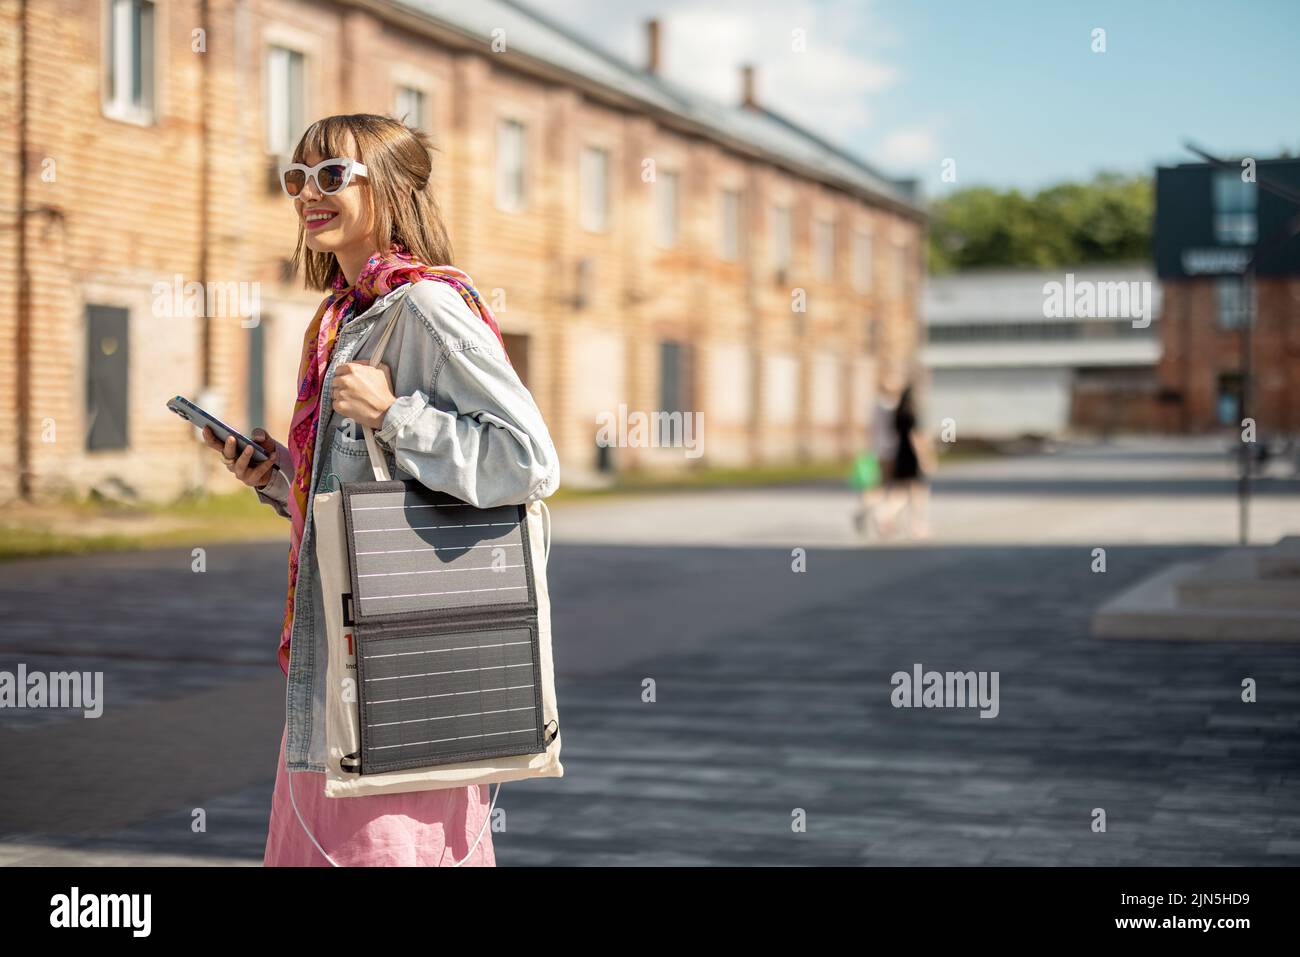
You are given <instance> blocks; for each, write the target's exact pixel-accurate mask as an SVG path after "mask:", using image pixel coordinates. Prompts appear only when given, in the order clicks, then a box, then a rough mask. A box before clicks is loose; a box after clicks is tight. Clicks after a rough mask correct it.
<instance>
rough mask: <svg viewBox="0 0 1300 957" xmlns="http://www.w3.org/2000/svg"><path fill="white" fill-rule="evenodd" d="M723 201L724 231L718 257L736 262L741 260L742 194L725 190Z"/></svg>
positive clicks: (720, 237) (720, 239) (721, 235)
mask: <svg viewBox="0 0 1300 957" xmlns="http://www.w3.org/2000/svg"><path fill="white" fill-rule="evenodd" d="M721 200H722V210H721V213H722V222H721V227H722V231H721V234H720V236H719V248H718V255H720V256H721V257H722V258H723V259H725V260H727V261H728V262H735V261H736V260H737V259H739V258H740V193H739V192H737V191H736V190H734V189H724V190H723V191H722V197H721Z"/></svg>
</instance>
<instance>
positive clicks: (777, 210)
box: [772, 206, 794, 275]
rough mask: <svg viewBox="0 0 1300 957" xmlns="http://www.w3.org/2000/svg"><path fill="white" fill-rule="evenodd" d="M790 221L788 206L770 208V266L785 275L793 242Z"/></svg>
mask: <svg viewBox="0 0 1300 957" xmlns="http://www.w3.org/2000/svg"><path fill="white" fill-rule="evenodd" d="M791 230H792V227H791V219H790V207H789V206H773V207H772V264H773V265H774V266H775V267H776V269H777V272H779V273H781V274H782V275H786V274H788V273H789V272H790V265H791V262H790V260H791V251H792V249H793V245H794V244H793V242H792V238H791Z"/></svg>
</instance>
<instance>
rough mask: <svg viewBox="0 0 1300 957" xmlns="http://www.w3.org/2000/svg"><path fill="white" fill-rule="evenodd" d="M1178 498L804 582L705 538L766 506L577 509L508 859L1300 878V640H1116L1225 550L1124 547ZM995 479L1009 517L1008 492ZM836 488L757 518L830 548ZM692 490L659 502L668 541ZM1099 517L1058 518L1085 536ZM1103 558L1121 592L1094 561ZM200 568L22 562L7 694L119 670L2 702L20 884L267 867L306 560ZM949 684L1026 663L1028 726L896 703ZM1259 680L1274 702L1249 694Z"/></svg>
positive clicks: (844, 568) (10, 605)
mask: <svg viewBox="0 0 1300 957" xmlns="http://www.w3.org/2000/svg"><path fill="white" fill-rule="evenodd" d="M999 467H1001V466H999ZM1192 471H1194V470H1189V474H1190V473H1191V472H1192ZM1176 476H1177V470H1176V463H1175V468H1174V474H1173V475H1172V476H1171V475H1162V476H1146V477H1145V478H1143V477H1138V478H1135V480H1134V483H1136V487H1134V483H1130V484H1126V485H1125V486H1124V487H1123V489H1122V490H1120V491H1118V492H1117V493H1115V494H1113V495H1107V494H1103V493H1101V492H1099V491H1096V490H1092V491H1090V492H1089V500H1090V501H1091V503H1092V509H1093V515H1094V518H1095V521H1096V524H1095V528H1096V530H1097V534H1096V535H1095V536H1093V537H1094V538H1095V541H1093V542H1092V544H1089V542H1090V541H1092V538H1088V539H1087V540H1085V539H1084V537H1082V536H1081V539H1080V541H1078V542H1066V543H1057V542H1055V540H1054V539H1053V538H1052V536H1051V535H1050V534H1048V535H1045V536H1044V535H1043V534H1042V533H1043V532H1044V531H1045V530H1044V529H1042V528H1038V527H1035V526H1033V525H1025V526H1023V527H1022V528H1021V530H1020V531H1021V536H1022V539H1023V540H1024V542H1026V544H1018V545H1017V544H1006V543H1003V542H1002V541H1001V539H1002V538H1003V537H1004V534H1005V531H1006V530H1005V529H1003V528H995V529H993V530H992V532H991V533H990V537H991V538H992V541H991V542H990V543H987V544H955V543H950V544H944V543H943V540H942V534H941V531H940V530H939V529H938V528H936V534H937V537H938V539H939V541H937V542H936V543H933V544H930V545H926V546H899V547H878V546H876V547H868V548H861V547H850V546H851V545H852V541H851V535H848V534H847V533H841V531H839V530H837V532H836V534H837V535H839V536H840V538H837V539H836V540H835V541H832V542H830V543H828V544H824V545H816V544H811V545H807V546H804V547H807V548H808V551H807V570H806V571H805V572H802V573H795V572H793V571H792V570H791V561H792V558H791V549H792V548H794V547H796V546H802V545H803V543H802V542H800V541H799V540H798V535H797V534H791V535H790V536H789V537H788V538H787V539H786V541H784V542H782V543H781V544H776V543H775V542H774V541H773V540H772V538H774V537H775V536H772V537H769V536H770V535H771V525H770V522H769V524H768V525H764V526H763V528H764V531H763V533H762V534H758V535H755V538H756V541H746V540H745V537H744V535H743V534H741V535H736V534H733V532H734V527H733V526H732V525H731V524H728V523H730V522H732V521H733V519H732V518H730V517H729V518H728V519H726V520H725V522H723V521H722V520H720V526H725V527H722V528H720V530H715V531H716V533H717V535H718V536H719V537H720V538H722V539H723V540H727V541H729V542H730V543H731V544H730V545H729V546H726V547H723V546H720V545H718V544H709V543H701V542H700V541H699V539H700V538H701V537H703V536H702V535H701V530H700V528H699V522H700V519H699V518H698V516H699V515H708V514H715V513H720V512H724V511H726V510H727V509H728V508H729V507H732V506H734V505H735V503H736V501H738V498H737V496H736V495H732V494H730V493H718V492H712V493H698V494H694V493H693V494H691V495H687V496H680V495H679V496H673V497H672V500H673V502H675V503H676V504H677V505H679V506H681V507H680V508H678V509H676V510H675V511H676V513H677V514H678V521H679V522H683V523H686V524H689V525H690V526H691V528H690V529H689V530H687V531H689V532H690V533H691V534H690V535H687V534H685V533H684V534H683V536H682V537H683V538H686V539H687V540H688V541H689V544H677V545H656V544H645V543H641V544H621V543H620V542H619V535H618V534H616V533H614V532H611V533H610V534H609V536H608V541H605V542H600V541H597V540H593V539H594V538H595V535H594V533H593V532H592V531H591V528H593V527H594V526H595V524H596V523H594V522H593V521H592V519H591V514H592V511H591V510H592V509H607V508H609V506H610V503H600V504H599V505H592V506H588V505H584V504H578V503H574V504H570V505H564V506H557V507H556V508H555V509H554V510H553V511H554V521H555V534H556V546H555V549H554V551H553V553H552V565H551V571H550V580H551V589H552V594H553V600H554V603H555V604H554V611H553V616H554V617H553V624H554V631H555V641H556V644H555V656H556V667H557V673H558V694H559V701H560V717H561V722H562V726H563V728H564V752H563V761H564V765H565V772H566V773H565V776H564V777H563V778H561V779H550V780H543V781H528V782H516V783H512V784H507V785H505V786H504V787H503V789H502V791H501V796H500V800H499V801H498V806H499V807H502V808H504V810H505V823H506V829H505V831H504V832H503V833H498V834H496V835H495V836H494V841H495V843H496V848H497V858H498V862H499V863H500V864H501V865H536V864H588V865H608V864H687V865H707V864H718V863H742V864H796V865H799V864H878V865H896V864H1009V863H1027V864H1154V865H1179V864H1297V863H1300V787H1297V785H1300V708H1298V707H1297V705H1300V646H1296V645H1282V644H1268V643H1252V642H1249V641H1245V640H1243V641H1241V642H1232V643H1210V642H1189V641H1166V642H1116V641H1098V640H1096V639H1093V638H1091V637H1090V636H1089V635H1088V619H1089V616H1090V615H1091V613H1092V611H1093V609H1094V608H1095V607H1096V606H1097V605H1098V604H1100V603H1101V602H1103V601H1104V600H1106V599H1107V598H1109V597H1110V596H1112V595H1113V594H1115V593H1116V592H1118V591H1121V590H1123V589H1124V588H1127V587H1128V586H1129V585H1130V584H1131V583H1132V582H1134V581H1135V580H1137V579H1139V578H1141V577H1143V576H1145V575H1146V574H1148V573H1150V572H1152V571H1154V570H1156V569H1158V568H1160V567H1161V566H1163V565H1164V564H1166V563H1168V562H1170V561H1174V560H1187V559H1195V558H1200V557H1205V556H1208V555H1211V554H1214V553H1215V551H1216V549H1215V548H1212V547H1208V546H1206V545H1197V544H1188V543H1186V542H1185V539H1186V536H1185V535H1176V536H1172V538H1173V541H1174V542H1176V544H1134V543H1128V544H1125V543H1123V542H1122V541H1121V542H1120V543H1119V544H1113V545H1111V544H1109V542H1110V541H1111V539H1110V538H1108V537H1107V535H1108V532H1107V529H1108V527H1109V528H1113V527H1118V526H1121V525H1122V521H1121V520H1120V519H1119V518H1116V514H1117V513H1116V512H1115V511H1114V510H1118V513H1120V514H1123V513H1128V512H1129V511H1131V510H1133V509H1134V508H1135V507H1136V506H1135V504H1134V496H1135V495H1137V496H1139V497H1140V496H1141V495H1143V494H1152V495H1159V496H1160V497H1162V498H1163V497H1165V495H1166V492H1167V491H1168V490H1167V488H1166V487H1165V486H1167V485H1168V484H1169V483H1171V482H1175V481H1176ZM976 479H978V472H977V473H976ZM976 479H972V481H975V480H976ZM1143 480H1145V481H1147V482H1150V483H1155V484H1152V485H1141V481H1143ZM988 481H989V483H990V486H989V488H988V489H985V490H984V491H983V492H979V493H978V494H980V495H997V494H999V493H998V489H999V488H1001V486H998V484H997V479H996V477H994V476H992V475H990V476H989V478H988ZM1043 481H1048V479H1044V480H1043ZM1198 481H1199V479H1198ZM1003 491H1004V492H1005V490H1003ZM830 494H838V493H833V492H831V491H829V490H827V491H824V492H821V493H818V492H810V491H808V490H792V489H787V490H778V489H771V490H761V491H751V492H747V493H745V497H744V501H745V503H746V507H747V508H748V507H752V506H753V505H754V503H755V502H756V501H758V502H760V503H761V508H760V511H761V514H762V515H763V516H765V517H766V518H765V520H770V519H772V517H773V516H779V517H780V519H779V520H780V522H781V523H786V524H788V525H789V526H790V527H791V528H792V529H796V530H797V529H798V528H799V527H800V518H801V516H802V515H805V514H809V515H811V514H813V513H816V514H819V515H820V514H822V512H823V511H825V510H826V509H827V508H828V507H829V506H827V504H826V502H825V501H824V499H823V497H822V496H824V495H830ZM943 494H944V493H943V490H942V488H941V489H940V490H939V492H938V493H937V496H938V497H942V495H943ZM1027 494H1030V493H1027ZM1198 494H1201V493H1199V492H1198ZM1210 494H1214V495H1216V496H1218V503H1219V506H1220V507H1228V508H1230V507H1231V499H1230V497H1225V496H1230V493H1229V492H1225V491H1223V490H1221V489H1220V490H1212V491H1211V493H1210ZM756 497H757V498H756ZM1004 497H1005V495H1004ZM1275 497H1276V498H1279V500H1281V501H1285V502H1286V503H1287V504H1289V505H1290V507H1291V508H1292V509H1295V508H1296V504H1297V500H1296V498H1294V497H1292V496H1291V494H1290V493H1285V494H1283V493H1282V492H1279V493H1278V494H1277V495H1276V496H1275ZM667 498H668V497H657V498H656V499H655V501H654V502H653V503H650V502H649V501H647V502H646V503H645V511H646V514H647V515H650V514H653V515H654V523H655V524H656V526H657V527H656V533H657V534H662V533H663V527H662V526H663V524H664V522H666V521H670V520H671V519H670V518H665V517H664V516H665V515H666V514H667V515H671V514H672V513H673V512H674V509H672V508H670V507H668V506H667V505H666V499H667ZM700 499H707V500H708V501H709V502H710V504H711V505H712V508H711V509H706V508H702V507H701V506H700V503H699V500H700ZM640 501H641V500H624V504H623V506H622V508H623V509H625V510H627V512H629V513H631V512H633V510H636V509H638V508H639V507H641V505H640V504H639V502H640ZM840 501H841V502H842V501H843V499H842V497H841V499H840ZM1070 501H1071V500H1070V499H1068V498H1066V499H1061V500H1058V502H1057V505H1056V508H1057V510H1058V511H1062V510H1063V517H1067V518H1070V519H1071V520H1075V516H1074V515H1073V513H1072V512H1071V509H1072V508H1073V506H1071V505H1069V504H1068V502H1070ZM1025 504H1027V505H1035V506H1041V507H1042V508H1044V509H1045V510H1046V511H1048V512H1050V511H1051V508H1050V505H1044V504H1043V502H1042V501H1041V500H1035V501H1026V503H1025ZM1275 504H1276V503H1275ZM841 514H842V517H843V516H844V514H845V513H843V512H842V513H841ZM998 515H1000V513H999V512H997V510H996V509H995V510H993V511H992V512H991V513H990V516H991V518H990V520H991V521H1003V520H1004V518H1005V516H1003V517H1002V518H998V517H996V516H998ZM843 521H844V524H845V526H846V527H847V517H843ZM762 524H763V523H762V522H756V523H755V525H756V527H757V526H759V525H762ZM828 527H829V526H828ZM724 532H725V535H724V534H723V533H724ZM1040 536H1041V537H1046V538H1047V540H1048V541H1050V542H1052V544H1048V545H1036V544H1032V543H1033V542H1034V541H1036V540H1038V537H1040ZM1205 541H1214V542H1217V538H1215V537H1209V536H1207V537H1206V539H1205ZM201 544H202V543H196V545H201ZM1095 545H1106V546H1107V547H1108V555H1107V572H1106V573H1105V574H1094V573H1092V572H1091V571H1090V563H1091V554H1090V553H1091V548H1092V547H1095ZM190 563H191V555H190V551H189V550H188V549H173V550H161V551H152V552H141V553H132V554H116V555H107V556H89V557H76V558H58V559H46V560H41V561H30V562H21V563H13V564H6V565H0V612H2V613H3V614H4V616H5V619H6V621H7V622H8V624H9V628H8V629H6V632H5V635H4V637H3V638H0V670H8V671H11V672H12V671H14V670H15V668H16V666H17V664H18V663H19V662H22V663H25V664H26V666H27V668H28V670H29V671H32V670H66V669H78V670H92V671H93V670H98V671H103V672H104V676H105V677H104V684H105V698H106V704H105V708H104V713H103V716H102V717H100V718H98V719H95V720H86V719H83V718H82V717H80V714H79V713H69V712H62V711H47V710H31V711H15V710H10V709H5V710H3V711H0V754H3V755H4V756H5V758H6V759H7V760H6V764H7V767H8V773H7V774H6V776H5V781H4V784H3V785H0V864H15V863H25V864H56V863H78V864H90V865H105V864H118V863H127V864H135V863H140V864H143V863H169V864H180V865H188V864H199V865H202V864H222V865H225V864H254V865H255V864H259V863H260V860H261V851H262V843H263V841H264V838H265V828H266V820H267V813H268V810H269V802H270V791H271V786H272V783H273V781H274V773H275V767H274V765H275V758H276V751H277V747H278V744H279V733H280V728H281V723H282V721H283V679H282V677H281V676H280V672H279V670H278V668H277V667H276V666H275V663H274V646H275V632H276V625H277V623H278V620H279V614H280V610H281V607H282V606H281V603H282V601H283V583H284V546H283V545H281V544H250V545H214V546H212V547H211V548H209V549H208V551H207V571H206V572H204V573H203V574H202V575H196V574H195V573H194V572H192V571H191V567H190ZM915 663H920V665H921V666H922V667H923V669H924V670H937V671H971V670H973V671H996V672H998V674H999V679H1000V682H999V692H1000V695H999V699H1000V700H999V714H998V716H997V717H996V718H994V719H992V720H988V719H982V718H980V717H979V714H978V712H977V710H976V709H932V708H910V709H896V708H894V707H892V706H891V703H890V693H891V691H892V687H891V683H890V679H891V675H893V674H894V673H895V672H897V671H905V672H910V671H911V670H912V667H913V665H914V664H915ZM1247 677H1250V678H1254V679H1255V680H1256V682H1257V683H1258V698H1259V700H1258V703H1255V704H1244V703H1242V702H1241V700H1240V689H1241V683H1242V680H1243V678H1247ZM646 679H653V682H654V690H655V701H654V702H653V703H649V702H646V701H644V700H643V687H644V684H643V683H644V682H645V680H646ZM196 808H202V810H203V812H204V814H205V816H206V830H204V831H201V832H197V833H196V832H195V830H194V829H193V828H192V821H193V814H194V810H195V809H196ZM1094 808H1103V809H1105V812H1106V824H1107V829H1106V832H1105V833H1094V832H1093V831H1092V830H1091V827H1090V824H1091V822H1092V819H1093V809H1094ZM797 815H801V816H804V817H806V830H804V831H802V832H800V831H796V830H795V829H794V828H792V820H794V818H795V816H797Z"/></svg>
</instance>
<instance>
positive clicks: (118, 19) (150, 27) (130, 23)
mask: <svg viewBox="0 0 1300 957" xmlns="http://www.w3.org/2000/svg"><path fill="white" fill-rule="evenodd" d="M107 27H108V37H107V42H106V43H105V53H106V60H105V64H104V67H105V93H106V96H105V97H104V104H103V105H104V113H105V115H107V116H112V117H114V118H116V119H121V120H130V121H131V122H134V123H152V122H153V120H154V5H153V4H152V3H150V2H149V0H108V17H107Z"/></svg>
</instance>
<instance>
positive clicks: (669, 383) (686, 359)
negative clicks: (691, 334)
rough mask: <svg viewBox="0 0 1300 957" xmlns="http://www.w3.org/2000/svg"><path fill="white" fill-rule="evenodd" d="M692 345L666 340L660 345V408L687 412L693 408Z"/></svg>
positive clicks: (668, 410)
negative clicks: (691, 383) (691, 386)
mask: <svg viewBox="0 0 1300 957" xmlns="http://www.w3.org/2000/svg"><path fill="white" fill-rule="evenodd" d="M690 359H691V350H690V344H689V343H686V342H679V341H676V340H672V339H666V340H664V341H662V342H660V343H659V408H660V410H662V411H664V412H683V413H684V412H686V411H688V410H689V409H690V407H691V390H690V382H691V363H690Z"/></svg>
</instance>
